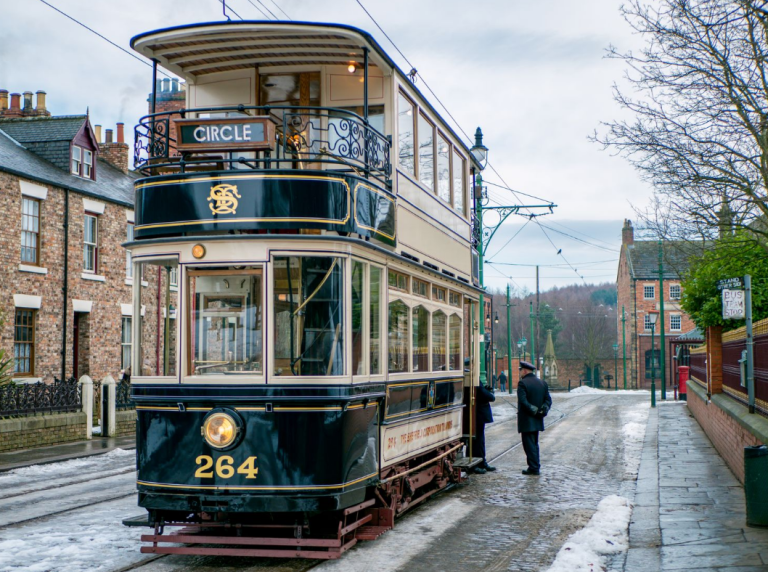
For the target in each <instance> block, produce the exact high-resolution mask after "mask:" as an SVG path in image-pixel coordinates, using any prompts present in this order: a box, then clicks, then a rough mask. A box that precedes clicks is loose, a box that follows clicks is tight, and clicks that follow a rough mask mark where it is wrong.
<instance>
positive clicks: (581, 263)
mask: <svg viewBox="0 0 768 572" xmlns="http://www.w3.org/2000/svg"><path fill="white" fill-rule="evenodd" d="M618 260H619V259H618V258H611V259H610V260H593V261H591V262H579V266H592V265H594V264H604V263H606V262H618ZM485 262H486V263H488V264H496V265H498V266H530V267H534V266H539V267H541V268H562V267H563V266H568V265H567V264H522V263H517V262H495V261H493V260H486V261H485Z"/></svg>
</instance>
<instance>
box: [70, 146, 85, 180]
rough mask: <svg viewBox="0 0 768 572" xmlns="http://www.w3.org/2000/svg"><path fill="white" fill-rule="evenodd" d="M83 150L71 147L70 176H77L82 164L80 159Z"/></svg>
mask: <svg viewBox="0 0 768 572" xmlns="http://www.w3.org/2000/svg"><path fill="white" fill-rule="evenodd" d="M82 152H83V150H82V149H81V148H80V147H78V146H77V145H72V174H73V175H79V174H80V167H81V165H82V164H83V159H82Z"/></svg>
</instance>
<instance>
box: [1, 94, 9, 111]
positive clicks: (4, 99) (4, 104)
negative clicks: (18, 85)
mask: <svg viewBox="0 0 768 572" xmlns="http://www.w3.org/2000/svg"><path fill="white" fill-rule="evenodd" d="M6 109H8V90H7V89H0V113H2V112H3V111H5V110H6Z"/></svg>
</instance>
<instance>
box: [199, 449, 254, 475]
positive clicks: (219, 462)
mask: <svg viewBox="0 0 768 572" xmlns="http://www.w3.org/2000/svg"><path fill="white" fill-rule="evenodd" d="M234 462H235V461H234V459H233V458H232V457H230V456H229V455H222V456H221V457H219V458H218V459H216V467H214V466H213V465H214V461H213V457H211V456H209V455H200V456H199V457H198V458H197V459H195V464H196V465H200V466H199V467H198V469H197V470H196V471H195V478H199V479H206V478H212V477H213V471H214V470H215V471H216V476H217V477H219V478H222V479H229V478H231V477H233V476H235V473H237V474H238V475H245V478H246V479H255V478H256V475H258V474H259V469H258V467H256V457H248V458H247V459H246V460H245V461H243V463H242V464H241V465H240V466H239V467H237V469H235V465H234Z"/></svg>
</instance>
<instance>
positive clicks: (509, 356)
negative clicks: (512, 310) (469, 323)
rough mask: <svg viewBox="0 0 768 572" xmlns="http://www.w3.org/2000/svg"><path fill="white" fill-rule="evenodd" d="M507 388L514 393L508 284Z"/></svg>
mask: <svg viewBox="0 0 768 572" xmlns="http://www.w3.org/2000/svg"><path fill="white" fill-rule="evenodd" d="M507 374H508V375H509V377H508V378H507V388H508V389H509V393H512V391H511V390H512V320H510V319H509V284H507Z"/></svg>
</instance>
